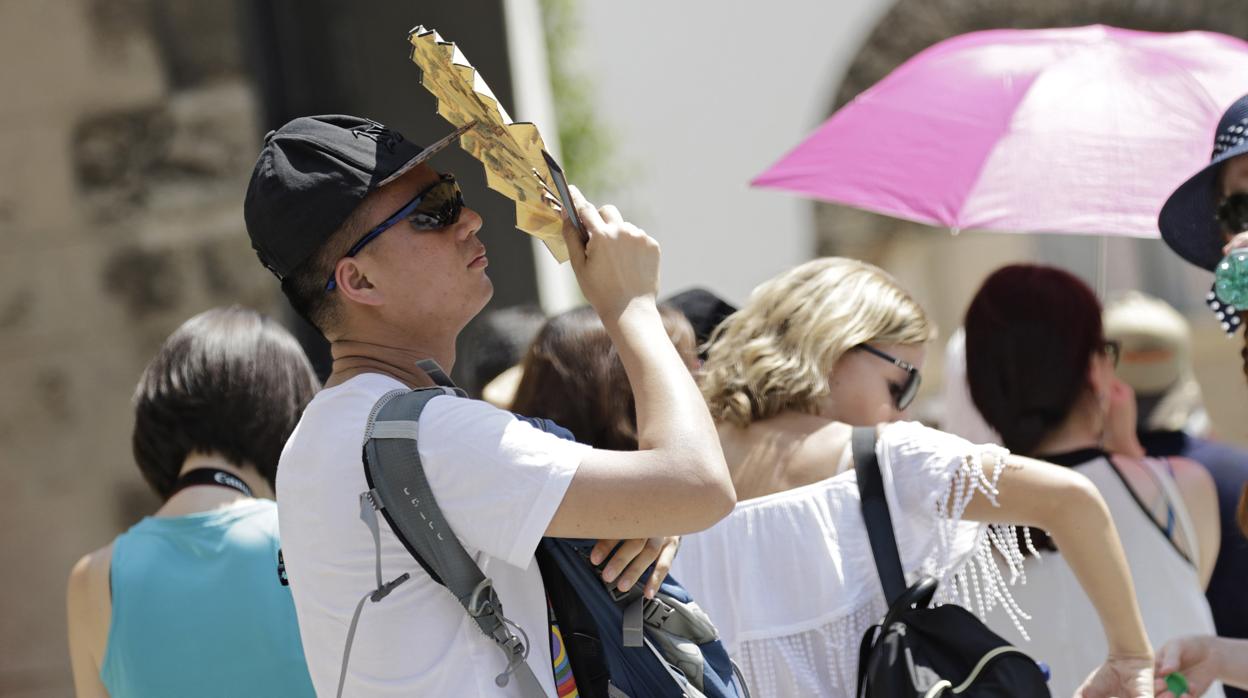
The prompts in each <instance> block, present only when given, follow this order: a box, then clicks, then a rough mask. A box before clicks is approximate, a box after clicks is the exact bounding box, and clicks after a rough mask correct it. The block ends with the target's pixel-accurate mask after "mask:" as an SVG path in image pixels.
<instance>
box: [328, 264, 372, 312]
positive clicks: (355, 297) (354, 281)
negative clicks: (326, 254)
mask: <svg viewBox="0 0 1248 698" xmlns="http://www.w3.org/2000/svg"><path fill="white" fill-rule="evenodd" d="M334 280H335V282H336V283H337V290H336V292H337V293H341V294H342V297H343V298H344V299H347V300H350V301H352V302H353V303H359V304H361V305H381V303H382V294H381V289H379V288H377V287H376V286H374V285H373V283H372V282H371V281H370V280H369V278H368V265H367V264H366V263H364V261H363V260H360V259H358V258H356V257H343V258H342V259H340V260H338V263H337V264H335V265H334Z"/></svg>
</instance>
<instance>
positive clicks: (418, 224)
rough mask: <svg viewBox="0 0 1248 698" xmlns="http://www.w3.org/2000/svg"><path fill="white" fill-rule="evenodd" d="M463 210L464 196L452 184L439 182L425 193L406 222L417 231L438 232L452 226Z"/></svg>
mask: <svg viewBox="0 0 1248 698" xmlns="http://www.w3.org/2000/svg"><path fill="white" fill-rule="evenodd" d="M463 210H464V195H463V193H462V192H460V190H459V185H458V184H456V183H454V182H439V183H438V184H435V185H434V186H433V188H432V189H430V190H429V191H427V192H425V195H424V196H423V197H421V199H420V203H419V204H417V206H416V210H415V211H412V215H410V216H408V221H410V222H411V224H412V225H413V226H414V227H415V228H417V229H418V230H438V229H441V228H445V227H447V226H449V225H454V224H455V222H456V221H458V220H459V214H460V213H461V212H463Z"/></svg>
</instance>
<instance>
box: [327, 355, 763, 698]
mask: <svg viewBox="0 0 1248 698" xmlns="http://www.w3.org/2000/svg"><path fill="white" fill-rule="evenodd" d="M418 365H419V366H420V368H421V369H423V370H424V371H425V372H426V373H427V374H428V375H429V377H430V378H431V379H432V380H433V381H434V382H435V383H436V384H437V385H438V387H434V388H420V389H416V390H406V389H400V390H393V391H391V392H389V393H386V394H385V395H383V396H382V397H381V398H380V399H379V400H378V401H377V403H376V405H375V406H374V407H373V410H372V412H371V413H370V414H369V418H368V423H367V426H366V428H365V434H364V454H363V460H364V475H365V479H366V480H367V482H368V486H369V489H368V491H366V492H363V493H361V494H360V517H361V518H362V519H363V520H364V522H365V524H367V525H368V527H369V529H370V530H371V532H372V534H373V541H374V543H375V547H376V580H377V587H376V588H375V589H374V590H372V591H370V592H369V593H367V594H365V595H364V597H363V598H361V599H360V601H359V603H358V604H357V605H356V608H355V613H354V615H353V616H352V619H351V624H350V627H349V628H348V631H347V639H346V646H345V647H344V650H343V657H342V668H341V673H340V675H339V680H338V695H339V696H341V695H342V689H343V684H344V682H345V680H346V670H347V665H348V663H349V661H350V653H351V643H352V640H353V639H354V636H355V631H356V628H357V626H358V624H359V618H360V613H361V611H362V610H363V607H364V603H365V602H366V601H372V602H373V603H377V602H379V601H381V600H382V599H384V598H385V597H386V596H387V595H388V594H389V593H390V592H391V591H393V590H394V588H395V587H397V586H399V585H400V584H402V583H403V582H405V581H407V579H409V575H408V574H407V573H404V574H402V575H400V576H398V577H396V578H395V579H393V580H391V581H389V582H386V581H384V577H383V575H382V571H381V547H380V530H379V524H378V521H377V512H380V513H381V515H382V517H383V518H384V519H385V520H386V523H387V524H389V526H390V529H391V530H392V531H393V532H394V534H395V535H396V536H397V537H398V538H399V540H400V541H402V543H403V545H404V547H405V548H407V551H408V552H409V553H411V555H412V557H413V558H415V560H416V562H417V563H418V564H420V566H421V568H422V569H424V571H425V572H426V573H427V574H428V575H429V576H430V578H432V579H433V580H434V581H435V582H437V583H439V584H441V585H443V586H445V587H446V588H447V590H449V591H450V592H451V593H452V594H453V595H454V596H455V597H456V599H457V600H458V601H459V603H460V605H461V606H463V607H464V611H465V612H466V613H467V614H468V615H469V616H471V617H472V618H473V620H474V621H476V623H477V626H478V627H479V628H480V629H481V631H482V632H483V633H484V634H485V635H486V636H487V637H489V638H491V639H492V640H493V641H494V642H495V644H496V645H497V646H498V647H499V649H500V650H501V651H502V652H503V654H504V655H505V656H506V658H507V667H506V669H505V670H504V671H503V672H502V673H501V674H499V675H498V676H497V677H496V678H495V683H496V684H497V685H499V686H500V687H502V686H506V685H507V684H508V683H509V682H510V681H512V680H513V679H514V680H515V681H517V685H518V686H519V687H520V689H521V692H522V693H523V695H524V696H525V698H545V696H546V693H545V691H543V690H542V688H541V685H540V683H539V682H538V680H537V677H536V676H535V675H534V674H533V671H532V669H531V668H530V667H529V665H528V663H527V662H525V658H526V657H527V656H528V645H529V643H530V642H531V641H532V642H545V641H546V636H545V634H546V632H547V629H545V628H543V629H541V630H540V631H538V632H537V633H535V634H533V635H527V634H526V633H525V631H524V630H523V629H521V628H519V627H518V626H516V625H515V623H513V622H512V621H511V620H509V619H508V618H507V617H506V615H505V614H504V611H503V608H502V604H501V602H500V601H499V598H498V595H497V594H496V593H495V591H494V588H493V584H492V582H491V581H490V579H489V578H488V577H486V576H485V575H484V574H483V573H482V572H481V569H480V567H478V566H477V564H476V562H475V561H474V560H473V559H472V557H471V556H470V555H469V554H468V552H467V551H465V550H464V548H463V545H462V544H461V543H460V542H459V539H458V538H457V537H456V536H455V534H454V532H453V531H452V530H451V529H450V526H449V525H448V524H447V522H446V519H445V517H444V516H443V515H442V512H441V510H440V509H439V507H438V505H437V502H436V501H435V500H434V497H433V493H432V491H431V490H430V488H429V483H428V481H427V480H426V478H425V475H424V470H423V467H422V465H421V461H420V454H419V451H418V449H417V445H416V441H417V435H418V431H419V429H418V425H419V420H420V414H421V412H422V411H423V410H424V407H425V405H426V404H427V403H428V402H429V400H431V399H433V398H434V397H437V396H439V395H452V396H456V397H461V398H464V397H467V396H466V394H465V393H464V392H463V391H462V390H460V389H459V388H456V387H455V386H454V384H453V383H451V381H450V378H449V377H447V376H446V374H445V373H444V372H443V371H442V369H441V368H440V367H438V365H437V364H436V363H434V362H432V361H422V362H420V363H419V364H418ZM517 419H522V420H525V421H527V422H529V423H530V424H532V425H533V426H534V427H536V428H539V429H542V430H544V431H547V432H549V433H552V434H554V435H556V436H559V437H561V438H566V439H569V440H571V433H569V432H568V431H567V430H565V429H563V428H562V427H559V426H558V425H555V424H554V423H553V422H550V421H549V420H538V419H532V418H528V417H521V416H519V415H517ZM594 544H595V541H592V540H579V539H562V538H543V539H542V542H541V544H540V546H539V548H538V551H537V561H538V565H539V567H540V569H541V573H542V582H543V585H544V586H545V587H546V592H547V596H548V598H549V600H550V607H551V610H552V612H553V615H554V617H555V620H557V621H558V623H559V628H560V633H561V635H562V636H563V638H564V644H565V647H566V648H567V653H568V659H569V663H570V665H571V668H572V672H573V676H574V678H575V680H576V684H577V690H578V693H579V695H581V696H582V697H583V698H599V697H600V696H601V697H604V698H643V697H644V698H648V697H650V696H655V697H658V698H666V697H669V696H670V697H671V698H748V696H749V694H748V690H747V689H746V688H745V682H744V680H743V679H742V678H741V676H740V673H739V671H738V670H737V668H736V666H735V665H734V664H733V663H732V661H731V660H730V659H729V657H728V653H727V651H726V650H725V649H724V646H723V643H721V642H720V641H719V638H718V633H717V631H716V630H715V627H714V625H712V624H711V621H710V619H709V618H708V617H707V615H706V613H705V612H703V611H702V610H701V609H700V608H698V606H697V604H695V603H694V602H693V600H692V599H691V598H690V597H689V594H688V592H686V591H685V590H684V588H682V587H681V586H680V585H679V583H677V582H676V580H674V579H672V578H671V577H668V578H667V579H666V580H665V581H664V582H663V584H662V585H661V586H660V589H659V592H658V593H657V594H656V595H655V598H654V599H651V600H646V599H645V598H644V596H643V591H642V590H643V589H644V588H645V582H646V581H647V580H648V578H649V571H648V572H647V573H646V575H643V577H642V579H640V580H639V581H638V582H637V583H636V584H635V585H634V587H633V588H632V589H631V590H630V591H628V592H618V591H617V590H615V589H614V587H608V586H607V585H606V584H605V583H604V582H603V581H602V579H601V577H600V576H599V572H600V571H601V567H602V566H603V565H599V566H598V567H595V566H594V565H593V564H592V563H591V562H590V561H589V551H590V550H591V549H592V548H593V546H594ZM607 559H610V557H609V556H608V558H607ZM604 564H605V561H604ZM530 630H536V629H530ZM551 670H552V671H553V668H552V669H551Z"/></svg>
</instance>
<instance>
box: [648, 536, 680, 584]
mask: <svg viewBox="0 0 1248 698" xmlns="http://www.w3.org/2000/svg"><path fill="white" fill-rule="evenodd" d="M679 540H680V539H679V538H669V539H668V543H667V544H666V545H664V546H663V552H661V553H659V559H658V560H655V562H654V572H651V573H650V579H649V580H647V582H646V591H645V594H646V598H647V599H653V598H654V595H655V594H657V593H659V586H660V585H662V584H663V580H664V579H667V573H668V572H671V571H672V561H673V560H675V559H676V550H677V548H678V547H679V543H678V541H679Z"/></svg>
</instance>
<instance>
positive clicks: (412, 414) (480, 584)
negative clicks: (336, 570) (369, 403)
mask: <svg viewBox="0 0 1248 698" xmlns="http://www.w3.org/2000/svg"><path fill="white" fill-rule="evenodd" d="M422 363H424V362H422ZM430 363H431V364H432V362H430ZM420 367H421V368H422V369H424V370H425V372H426V373H428V374H429V376H430V378H432V379H433V380H434V381H435V382H437V383H439V384H441V385H442V386H443V387H438V388H424V389H419V390H413V391H406V390H400V391H392V392H391V393H387V394H386V395H384V396H382V398H381V399H380V400H378V402H377V405H376V406H375V407H374V408H373V413H372V414H371V415H370V416H369V420H368V425H367V427H366V428H365V442H364V469H365V475H366V477H367V479H368V482H369V486H370V488H371V489H370V490H369V491H368V492H366V493H364V494H363V495H361V506H362V510H361V516H362V517H364V518H365V522H366V523H368V524H369V527H370V529H372V531H373V536H374V542H375V544H376V545H377V580H378V588H377V589H376V590H374V591H372V592H369V594H367V595H366V596H365V597H364V599H361V600H360V603H359V605H358V606H357V608H356V614H355V617H354V618H353V620H352V624H351V628H350V629H349V630H348V634H347V646H346V648H345V649H344V651H343V665H342V674H341V676H340V678H339V695H341V693H342V684H343V682H344V681H345V677H346V668H347V662H348V660H349V657H350V652H351V642H352V640H353V639H354V638H353V636H354V631H355V627H356V624H357V621H358V618H359V613H360V610H361V609H362V608H363V605H364V601H365V600H367V599H372V600H373V601H374V602H376V601H380V600H381V599H382V598H385V596H386V594H388V593H389V591H390V590H392V589H393V588H394V587H395V586H398V584H401V583H402V581H403V580H399V579H396V580H395V581H393V582H390V583H389V584H388V585H383V584H382V583H381V580H382V576H381V557H380V555H381V548H380V534H379V532H378V524H377V522H376V512H377V511H380V512H381V513H382V515H383V516H384V517H385V519H386V522H387V523H389V524H390V528H391V530H392V531H394V533H395V535H396V536H398V538H399V540H400V541H402V542H403V544H404V546H405V547H406V548H407V549H408V552H410V553H411V554H412V556H413V557H414V558H415V559H416V561H417V562H418V563H420V565H421V567H423V568H424V569H425V571H426V572H428V573H429V576H430V577H431V578H433V580H434V581H436V582H438V583H439V584H442V585H443V586H445V587H446V588H447V589H448V590H449V591H450V592H451V593H452V594H453V595H454V596H455V598H456V599H457V600H458V601H459V603H460V605H461V606H463V607H464V611H465V612H466V613H467V614H468V615H469V616H470V617H472V619H473V620H474V621H476V623H477V626H478V627H479V628H480V629H481V632H483V633H485V635H486V637H489V638H490V639H492V640H494V642H495V643H496V644H497V645H498V647H499V649H500V650H501V651H502V652H503V654H504V655H505V656H506V659H507V667H506V669H504V670H503V672H502V673H501V674H499V675H498V676H497V677H495V679H494V681H495V683H496V684H497V685H498V686H500V687H502V686H506V685H507V683H508V682H509V680H510V679H511V677H512V676H515V678H516V680H517V681H518V685H519V687H520V689H521V692H522V694H523V695H524V696H525V697H526V698H545V696H546V693H545V691H544V690H543V689H542V686H541V683H540V682H539V681H538V679H537V677H536V676H535V675H534V674H533V670H532V669H531V668H529V665H528V663H527V662H526V661H525V659H526V658H527V657H528V654H529V647H530V645H529V638H528V635H527V633H525V631H524V629H523V628H521V627H519V626H518V625H516V624H515V623H514V622H512V621H511V620H510V619H508V618H507V617H506V616H505V615H504V613H503V607H502V603H501V602H500V600H499V598H498V594H497V593H496V592H495V590H494V585H493V583H492V582H491V581H490V579H489V578H488V577H486V576H485V575H484V574H483V573H482V572H481V568H480V567H478V566H477V563H476V561H475V560H473V559H472V556H470V555H469V554H468V551H466V550H464V547H463V545H462V544H461V543H460V542H459V539H458V538H456V537H455V533H454V532H453V531H452V530H451V528H450V525H449V524H448V523H447V521H446V518H445V517H444V516H443V515H442V510H441V509H440V508H439V507H438V503H437V501H436V500H435V499H434V497H433V491H432V490H431V489H430V487H429V481H428V480H427V479H426V478H425V472H424V468H423V466H422V464H421V461H420V453H419V451H418V449H417V443H416V442H417V439H418V436H419V423H420V415H421V412H423V411H424V408H425V405H427V404H428V402H429V400H432V399H433V398H435V397H438V396H440V395H453V396H459V397H463V396H464V393H463V391H461V390H459V389H458V388H454V387H453V384H450V379H449V378H448V377H447V376H446V374H445V373H444V372H443V371H442V369H441V368H439V367H438V366H437V364H432V365H431V366H424V365H422V366H420ZM448 384H449V385H448ZM365 503H367V505H368V506H364V504H365ZM370 517H371V521H370ZM517 633H519V634H518V635H517ZM538 639H539V641H540V640H541V638H538ZM552 671H553V669H552Z"/></svg>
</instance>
